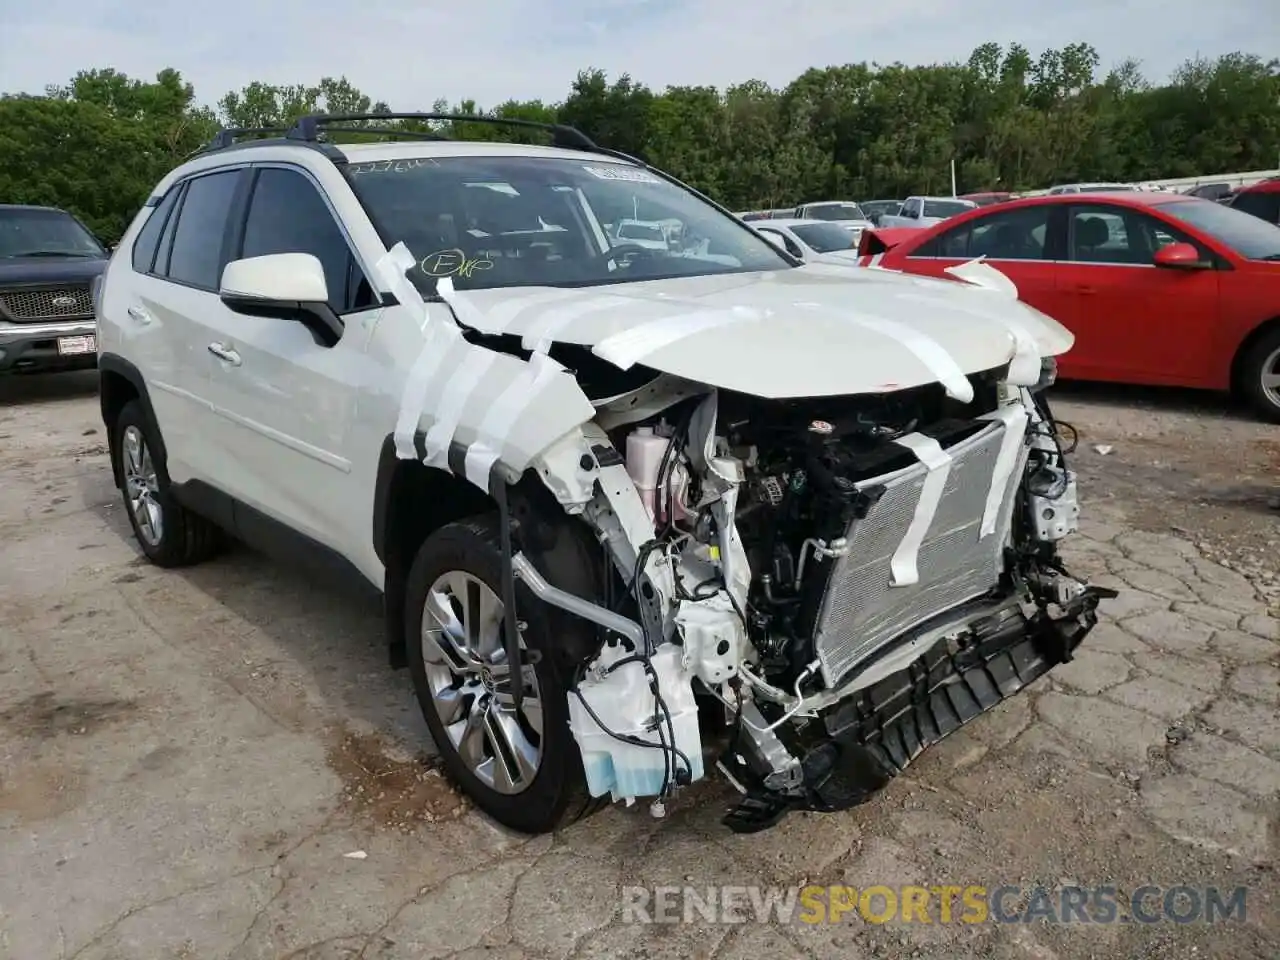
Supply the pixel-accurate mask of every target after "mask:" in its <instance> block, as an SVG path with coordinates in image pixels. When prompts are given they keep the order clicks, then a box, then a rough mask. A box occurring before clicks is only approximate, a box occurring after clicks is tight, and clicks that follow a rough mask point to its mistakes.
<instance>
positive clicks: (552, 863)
mask: <svg viewBox="0 0 1280 960" xmlns="http://www.w3.org/2000/svg"><path fill="white" fill-rule="evenodd" d="M93 385H94V380H93V378H92V377H86V376H64V377H56V378H47V379H41V380H35V379H29V380H10V381H0V537H3V541H2V542H3V543H4V564H3V566H2V567H0V678H2V682H0V864H3V865H4V869H3V870H0V957H4V958H14V960H46V958H48V960H70V958H76V960H117V958H119V960H125V958H127V960H153V958H154V960H177V958H200V960H205V958H222V957H227V958H237V960H241V958H243V960H249V958H268V957H270V958H281V957H291V958H309V960H337V958H348V960H349V958H356V957H365V958H381V960H391V958H411V957H412V958H425V957H437V958H438V957H456V958H479V957H485V958H491V960H506V958H519V957H537V958H548V960H550V958H564V960H567V958H584V960H585V958H595V957H631V956H636V957H640V956H643V957H652V958H666V957H670V958H673V960H675V958H681V960H687V958H694V957H702V958H710V957H715V958H717V960H737V958H747V957H750V958H753V960H754V958H761V957H765V958H780V960H786V958H792V957H797V958H799V957H807V958H813V960H824V958H828V957H830V958H837V957H838V958H842V960H859V958H873V957H874V958H908V957H911V958H925V960H928V958H937V960H942V958H946V960H965V958H971V957H972V958H1002V960H1014V958H1029V960H1086V958H1119V957H1125V958H1130V960H1141V958H1161V960H1166V958H1173V957H1177V958H1179V960H1182V958H1191V957H1195V958H1203V957H1213V958H1230V960H1249V958H1258V960H1275V958H1276V957H1277V956H1278V955H1280V916H1278V914H1277V903H1276V891H1277V889H1278V888H1277V883H1276V874H1275V865H1276V860H1277V857H1276V854H1277V851H1278V850H1280V828H1278V826H1277V824H1278V823H1280V800H1278V797H1280V620H1277V619H1275V617H1274V616H1273V614H1275V613H1278V612H1280V611H1276V610H1274V609H1272V610H1269V609H1268V604H1274V603H1275V602H1276V593H1275V585H1276V576H1277V573H1280V571H1278V570H1277V565H1276V563H1275V562H1274V560H1273V559H1272V558H1273V557H1274V556H1275V550H1274V547H1275V545H1276V540H1277V537H1278V536H1280V512H1278V511H1276V510H1275V509H1273V505H1272V502H1273V500H1274V498H1275V497H1276V496H1277V489H1276V479H1275V466H1276V462H1277V453H1280V445H1278V442H1280V436H1277V433H1278V432H1280V431H1277V428H1275V427H1271V426H1264V425H1261V424H1257V423H1253V422H1250V421H1249V420H1246V419H1242V418H1240V417H1238V416H1237V415H1236V414H1234V412H1233V411H1232V410H1231V409H1230V408H1228V407H1226V406H1225V405H1224V404H1219V403H1215V402H1214V401H1213V400H1212V399H1206V398H1203V397H1194V396H1188V395H1182V394H1168V393H1160V394H1158V395H1156V396H1155V398H1154V399H1152V398H1151V397H1150V392H1149V391H1148V392H1145V393H1144V392H1139V391H1120V390H1100V389H1084V388H1079V387H1074V388H1065V387H1064V388H1058V389H1057V390H1056V393H1057V407H1058V412H1059V414H1060V416H1061V417H1062V418H1063V419H1065V420H1067V421H1070V422H1071V423H1073V424H1074V425H1075V426H1076V427H1077V428H1078V430H1079V434H1080V444H1079V453H1078V455H1077V457H1076V460H1075V463H1076V466H1077V468H1078V470H1079V472H1080V475H1081V480H1082V487H1083V494H1084V497H1085V513H1086V520H1085V521H1084V527H1083V535H1082V536H1079V537H1077V538H1075V540H1074V542H1073V543H1072V545H1071V548H1070V551H1069V554H1068V557H1069V560H1070V564H1071V565H1072V566H1073V567H1074V568H1075V569H1077V570H1078V572H1080V573H1082V574H1086V575H1088V576H1090V577H1092V578H1094V579H1095V580H1096V581H1098V582H1101V583H1106V584H1110V585H1114V586H1116V587H1118V588H1119V589H1121V590H1122V591H1123V592H1122V594H1121V596H1120V597H1119V598H1118V599H1117V600H1115V601H1113V602H1111V603H1110V604H1108V605H1107V607H1106V617H1105V622H1104V624H1103V625H1101V626H1100V627H1099V628H1098V629H1097V630H1096V631H1095V632H1094V633H1093V634H1092V635H1091V636H1090V638H1089V639H1088V641H1086V646H1085V648H1084V650H1083V651H1082V653H1081V654H1080V655H1079V656H1078V657H1077V659H1076V660H1075V661H1074V662H1072V663H1071V664H1068V665H1065V666H1063V667H1061V668H1059V669H1057V670H1055V671H1054V673H1053V674H1052V675H1051V676H1050V677H1049V678H1046V679H1045V680H1042V681H1040V682H1038V683H1037V684H1036V685H1034V687H1033V688H1031V689H1030V690H1028V691H1026V692H1024V693H1023V694H1022V695H1020V696H1018V697H1016V698H1014V699H1013V700H1011V701H1009V702H1008V703H1006V704H1004V705H1002V706H1001V707H999V708H997V709H996V710H995V711H992V712H991V713H989V714H987V715H986V716H984V717H982V718H980V719H979V720H978V721H976V722H974V723H973V724H971V725H970V726H968V727H966V728H965V729H963V730H961V731H960V732H959V733H957V734H956V735H954V736H953V737H951V738H949V739H948V740H946V741H944V742H943V743H942V744H939V745H938V746H937V747H935V748H934V749H932V750H930V751H928V752H927V753H926V754H925V755H924V756H922V757H921V759H920V760H919V761H918V762H917V764H916V765H915V766H913V767H912V768H911V770H909V771H908V774H907V775H905V776H903V777H901V778H899V779H898V780H896V781H895V782H893V783H892V784H891V785H890V786H889V787H888V788H887V789H886V790H885V791H884V792H883V793H882V794H881V795H880V796H879V797H877V798H876V799H875V800H874V801H873V802H871V803H869V804H867V805H866V806H864V807H861V808H859V809H856V810H853V811H849V812H846V813H843V814H837V815H828V816H821V815H802V816H800V815H798V816H793V817H791V818H789V819H788V820H786V821H784V823H783V824H782V825H781V826H780V827H778V828H776V829H775V830H772V831H769V832H766V833H764V834H760V835H756V836H752V837H735V836H733V835H730V834H728V833H726V832H725V831H724V830H723V829H722V828H720V827H719V825H718V823H717V821H718V817H719V815H720V812H721V810H722V809H723V804H724V802H725V801H726V800H728V799H729V796H728V793H727V791H726V790H725V789H724V788H722V787H721V786H719V785H718V784H715V783H703V784H700V785H698V786H696V787H694V788H692V789H690V790H688V791H686V792H685V793H684V795H683V796H682V797H681V798H680V799H679V801H678V802H677V803H676V804H675V805H674V809H673V810H672V811H671V812H670V814H669V816H668V817H667V818H666V819H665V820H661V821H655V820H653V819H651V818H650V817H649V816H648V814H647V812H646V811H645V810H644V809H643V806H642V805H639V804H638V805H637V806H636V807H634V808H631V809H618V808H614V809H610V810H608V811H606V812H604V813H602V814H600V815H599V816H597V817H594V818H592V819H591V820H589V821H587V822H586V823H583V824H579V825H577V826H576V827H574V828H571V829H568V830H565V831H563V832H562V833H560V834H558V835H556V836H554V837H542V838H537V839H527V838H522V837H514V836H511V835H508V834H507V833H505V832H503V831H502V830H499V829H497V828H495V827H494V826H493V825H492V824H491V823H489V822H488V821H487V820H485V819H484V818H483V817H481V816H480V815H478V814H477V813H476V812H474V811H473V810H471V809H469V808H468V805H467V804H466V803H465V802H464V801H463V800H462V799H461V798H460V797H458V796H457V795H456V794H455V793H454V791H453V790H452V789H450V787H449V785H448V784H447V783H446V782H445V781H444V780H442V779H441V778H440V776H439V774H438V773H436V771H435V770H434V769H433V767H432V763H431V760H430V757H429V756H428V753H427V751H426V749H425V745H426V744H427V736H426V731H425V728H424V726H423V724H422V721H421V718H420V717H419V716H418V714H417V710H416V706H415V705H414V704H413V701H412V699H411V695H410V691H409V686H408V681H407V678H406V677H405V676H404V675H403V674H395V673H391V672H389V671H388V669H387V668H386V666H385V654H384V651H383V649H382V646H381V640H380V632H379V630H380V625H379V623H378V620H377V618H376V616H375V615H374V614H372V613H371V612H369V611H366V610H362V609H359V608H357V607H355V606H353V605H352V604H351V603H349V602H348V601H346V600H345V599H343V598H339V597H331V596H329V595H327V594H326V593H324V592H321V591H318V590H316V589H313V588H312V587H310V586H309V585H308V584H306V583H304V582H302V581H301V580H299V579H297V578H296V577H294V576H293V575H291V574H290V573H289V572H287V571H284V570H281V569H279V568H277V567H275V566H273V565H272V564H271V563H269V562H268V561H266V560H263V559H261V558H259V557H257V556H254V555H252V554H250V553H248V552H246V551H235V552H233V553H231V554H229V555H227V556H225V557H222V558H220V559H218V560H217V561H214V562H212V563H209V564H207V565H205V566H202V567H198V568H195V569H192V570H188V571H184V572H166V571H161V570H158V569H155V568H153V567H151V566H149V565H147V564H146V563H145V562H142V561H141V560H140V558H139V556H138V554H137V551H136V550H135V549H134V546H133V543H132V540H131V539H130V537H129V534H128V526H127V523H126V521H125V518H124V516H123V513H122V508H121V506H120V504H119V502H118V495H117V494H116V492H115V491H114V490H113V489H112V487H111V482H110V476H109V469H108V464H107V458H106V455H105V442H104V437H103V432H102V428H101V424H100V423H99V422H98V410H97V400H96V397H95V396H94V394H93ZM1102 451H1107V452H1105V453H1103V452H1102ZM1219 561H1222V562H1219ZM1228 564H1229V565H1228ZM357 853H363V856H349V855H350V854H357ZM803 883H817V884H851V885H853V886H856V887H859V888H865V887H867V886H870V885H874V884H886V885H889V886H891V887H899V886H902V885H908V884H919V885H923V886H926V887H932V886H940V885H949V884H954V885H965V884H983V885H985V886H987V887H988V888H989V889H993V888H995V887H998V886H1000V885H1006V884H1008V885H1017V886H1020V887H1022V888H1024V889H1027V890H1029V889H1030V888H1031V887H1032V886H1033V885H1035V884H1042V885H1045V886H1046V887H1050V888H1054V887H1060V886H1062V885H1072V884H1074V885H1083V886H1093V885H1110V886H1113V887H1115V888H1117V891H1118V899H1119V901H1120V903H1121V904H1122V906H1123V905H1124V904H1126V903H1127V898H1128V897H1129V896H1130V895H1131V894H1133V893H1134V892H1135V891H1136V890H1137V889H1138V888H1139V887H1141V886H1142V885H1144V884H1148V883H1150V884H1157V885H1160V886H1162V887H1165V888H1168V887H1170V886H1172V885H1176V884H1187V885H1189V886H1192V887H1197V888H1200V889H1203V888H1205V887H1207V886H1216V887H1218V888H1234V887H1236V886H1238V885H1243V886H1246V887H1247V888H1248V893H1247V917H1246V918H1245V919H1243V920H1239V919H1237V920H1232V921H1231V922H1227V923H1219V924H1215V925H1209V924H1205V923H1200V922H1193V923H1185V924H1182V923H1174V922H1171V921H1169V920H1167V919H1166V920H1163V921H1161V922H1158V923H1154V924H1149V925H1148V924H1137V923H1123V922H1117V923H1091V924H1082V923H1078V922H1077V923H1066V924H1054V923H1047V922H1044V921H1043V920H1039V921H1035V922H1030V923H994V922H985V923H978V924H962V923H958V922H951V923H945V922H941V917H940V916H939V914H938V913H937V910H936V908H934V912H933V916H932V920H933V922H931V923H927V924H926V923H922V922H919V920H918V919H917V920H916V922H911V923H903V922H900V921H897V920H895V921H892V922H890V923H887V924H883V925H877V924H870V923H866V922H863V921H861V920H857V919H854V914H849V915H847V916H846V917H845V918H844V919H843V920H842V921H841V922H839V923H836V924H805V923H799V922H790V923H780V922H776V921H773V922H765V921H757V920H754V919H753V920H751V921H750V922H746V923H739V924H730V923H709V922H703V921H700V922H695V923H689V924H649V925H635V924H629V923H626V922H623V919H622V915H621V910H620V904H621V899H620V898H621V894H622V890H621V888H622V887H623V886H624V885H631V884H641V885H677V886H686V885H687V886H693V887H697V888H705V887H706V886H708V885H712V884H731V885H735V886H747V885H797V884H803ZM1010 903H1013V901H1012V900H1011V901H1010ZM1015 906H1016V905H1015Z"/></svg>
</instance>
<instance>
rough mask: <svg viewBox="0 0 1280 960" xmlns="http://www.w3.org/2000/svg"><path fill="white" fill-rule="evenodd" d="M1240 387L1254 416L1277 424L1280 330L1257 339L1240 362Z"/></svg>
mask: <svg viewBox="0 0 1280 960" xmlns="http://www.w3.org/2000/svg"><path fill="white" fill-rule="evenodd" d="M1239 370H1240V388H1241V392H1242V394H1243V395H1244V398H1245V399H1246V400H1247V401H1248V402H1249V406H1251V407H1253V410H1254V412H1255V413H1257V414H1258V416H1260V417H1262V418H1263V419H1264V420H1267V421H1269V422H1271V423H1280V327H1274V328H1272V329H1271V330H1268V331H1267V332H1266V333H1264V334H1263V335H1262V336H1261V337H1259V338H1258V340H1257V342H1255V343H1254V344H1253V345H1252V346H1250V347H1249V349H1248V351H1247V352H1246V353H1245V354H1244V356H1243V357H1242V358H1241V360H1240V367H1239Z"/></svg>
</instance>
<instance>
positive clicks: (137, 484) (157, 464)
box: [114, 400, 222, 567]
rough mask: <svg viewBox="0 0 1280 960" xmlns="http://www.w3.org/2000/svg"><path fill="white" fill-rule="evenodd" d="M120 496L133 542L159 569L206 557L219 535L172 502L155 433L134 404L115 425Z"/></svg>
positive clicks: (125, 409) (214, 529) (172, 498)
mask: <svg viewBox="0 0 1280 960" xmlns="http://www.w3.org/2000/svg"><path fill="white" fill-rule="evenodd" d="M115 431H116V432H115V444H114V450H115V457H116V460H117V463H116V466H117V469H118V476H119V477H120V478H121V488H120V492H121V493H122V494H123V495H124V506H125V512H126V513H127V514H128V517H129V525H130V526H132V527H133V535H134V538H135V539H136V540H137V541H138V546H139V547H141V548H142V552H143V554H144V555H146V558H147V559H148V560H150V561H151V562H152V563H154V564H155V565H156V566H159V567H187V566H191V565H192V564H196V563H199V562H201V561H202V560H206V559H208V558H209V557H211V556H212V555H213V554H214V553H216V552H217V550H218V547H219V545H220V544H221V542H222V535H221V531H220V530H219V529H218V528H217V527H216V526H214V525H213V524H212V523H210V522H209V521H208V520H206V519H204V517H200V516H197V515H196V514H194V513H192V512H191V511H190V510H187V509H186V508H185V507H183V506H182V505H181V504H180V503H178V502H177V500H175V499H174V496H173V490H172V485H171V484H170V482H169V473H168V471H167V470H165V465H164V462H163V460H162V459H161V458H160V457H159V456H158V455H157V453H156V450H157V449H158V444H157V428H156V427H155V426H154V425H153V424H152V423H151V420H150V418H149V417H148V416H147V414H146V411H145V410H143V408H142V405H141V404H140V403H138V401H136V400H131V401H129V402H128V403H126V404H125V405H124V408H123V409H122V410H121V411H120V416H119V417H117V418H116V424H115Z"/></svg>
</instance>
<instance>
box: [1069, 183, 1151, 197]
mask: <svg viewBox="0 0 1280 960" xmlns="http://www.w3.org/2000/svg"><path fill="white" fill-rule="evenodd" d="M1137 189H1138V188H1137V187H1136V186H1134V185H1133V184H1132V183H1060V184H1058V185H1057V186H1056V187H1050V188H1049V196H1051V197H1056V196H1057V195H1058V194H1060V193H1124V192H1126V191H1132V190H1137Z"/></svg>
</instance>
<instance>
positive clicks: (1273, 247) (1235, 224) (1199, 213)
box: [1159, 199, 1280, 260]
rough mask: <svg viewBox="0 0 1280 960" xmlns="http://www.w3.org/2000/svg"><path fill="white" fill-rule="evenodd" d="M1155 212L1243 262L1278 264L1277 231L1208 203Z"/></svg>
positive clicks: (1164, 207) (1171, 206) (1175, 204)
mask: <svg viewBox="0 0 1280 960" xmlns="http://www.w3.org/2000/svg"><path fill="white" fill-rule="evenodd" d="M1159 209H1160V210H1161V211H1162V212H1163V213H1166V214H1168V215H1169V216H1171V217H1173V218H1174V219H1176V220H1181V221H1182V222H1183V223H1189V224H1191V226H1193V227H1198V228H1199V229H1201V230H1203V231H1204V232H1205V233H1207V234H1209V236H1211V237H1213V238H1214V239H1215V240H1217V241H1219V242H1220V243H1222V244H1224V245H1225V246H1228V247H1230V248H1231V249H1232V250H1234V251H1235V252H1236V253H1237V254H1239V255H1240V256H1242V257H1244V258H1245V259H1246V260H1280V227H1277V226H1275V225H1274V224H1271V223H1267V221H1265V220H1260V219H1258V218H1257V217H1255V216H1252V215H1251V214H1248V213H1241V212H1240V211H1239V210H1234V209H1232V208H1231V207H1224V206H1223V205H1222V204H1220V203H1214V202H1212V201H1210V200H1200V199H1195V200H1178V201H1175V202H1173V203H1162V204H1161V205H1160V207H1159Z"/></svg>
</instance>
